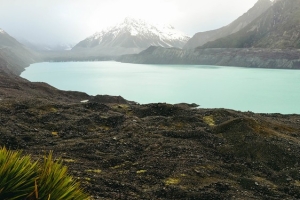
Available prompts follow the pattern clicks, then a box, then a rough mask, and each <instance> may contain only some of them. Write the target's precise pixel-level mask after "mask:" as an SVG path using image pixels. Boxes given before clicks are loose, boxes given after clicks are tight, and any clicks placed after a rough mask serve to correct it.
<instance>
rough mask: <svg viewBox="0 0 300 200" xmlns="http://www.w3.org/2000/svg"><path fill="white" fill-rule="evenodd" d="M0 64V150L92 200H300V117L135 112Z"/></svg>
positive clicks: (174, 109) (121, 102) (164, 107)
mask: <svg viewBox="0 0 300 200" xmlns="http://www.w3.org/2000/svg"><path fill="white" fill-rule="evenodd" d="M6 66H7V63H5V61H3V60H1V62H0V146H6V147H7V148H10V149H21V150H23V152H24V153H26V154H31V155H32V156H33V158H35V159H38V158H42V156H43V155H45V154H47V153H48V152H49V151H50V150H52V151H54V154H55V156H56V157H57V158H58V157H61V158H62V159H63V160H64V163H65V165H67V166H68V167H69V172H70V173H71V174H72V175H73V176H74V177H76V178H77V179H78V180H79V181H81V184H82V187H83V188H85V190H86V191H87V192H88V193H89V194H90V195H91V196H92V198H93V199H111V200H113V199H274V200H275V199H278V200H279V199H280V200H281V199H300V163H299V161H300V145H299V144H300V115H281V114H255V113H252V112H238V111H233V110H226V109H201V108H197V107H196V105H190V104H184V103H182V104H178V105H170V104H162V103H153V104H147V105H139V104H137V103H135V102H131V101H127V100H125V99H123V98H122V97H111V96H88V95H87V94H84V93H80V92H66V91H60V90H57V89H55V88H53V87H51V86H49V85H47V84H44V83H31V82H29V81H27V80H25V79H22V78H20V77H18V76H17V75H14V74H12V73H10V71H9V70H7V69H6V70H5V68H6Z"/></svg>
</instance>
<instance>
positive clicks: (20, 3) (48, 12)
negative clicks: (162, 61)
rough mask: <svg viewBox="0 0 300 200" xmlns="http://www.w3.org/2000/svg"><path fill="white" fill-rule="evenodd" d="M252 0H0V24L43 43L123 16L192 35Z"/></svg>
mask: <svg viewBox="0 0 300 200" xmlns="http://www.w3.org/2000/svg"><path fill="white" fill-rule="evenodd" d="M256 1H257V0H243V1H240V0H229V1H224V0H210V1H207V0H205V1H204V0H174V1H169V0H151V1H138V0H127V1H122V0H111V1H105V0H85V1H81V0H64V1H59V0H51V1H48V0H26V1H24V0H0V5H1V6H0V28H2V29H3V30H5V31H6V32H7V33H9V34H10V35H11V36H13V37H14V38H17V39H19V38H23V39H26V40H27V41H28V42H30V43H34V44H45V45H52V46H53V45H54V46H55V45H60V44H64V43H67V44H76V43H78V42H79V41H81V40H82V39H83V38H86V37H87V36H89V35H92V34H94V33H95V32H97V31H101V30H103V29H104V28H106V27H109V26H112V25H113V24H116V23H118V22H120V21H122V20H123V19H124V18H125V17H127V16H130V17H133V18H141V19H145V20H148V21H151V22H154V23H163V24H171V25H172V26H174V27H175V29H177V30H180V31H182V32H184V33H186V34H187V35H189V36H193V35H194V34H195V33H196V32H200V31H208V30H213V29H217V28H220V27H222V26H224V25H227V24H229V23H230V22H232V21H233V20H235V19H236V18H237V17H239V16H241V15H242V14H243V13H245V12H246V11H247V10H248V9H249V8H251V7H252V6H253V5H254V4H255V3H256Z"/></svg>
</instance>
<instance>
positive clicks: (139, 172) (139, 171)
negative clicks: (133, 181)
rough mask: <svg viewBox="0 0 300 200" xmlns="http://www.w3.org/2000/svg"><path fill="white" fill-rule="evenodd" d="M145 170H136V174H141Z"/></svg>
mask: <svg viewBox="0 0 300 200" xmlns="http://www.w3.org/2000/svg"><path fill="white" fill-rule="evenodd" d="M146 172H147V170H144V169H142V170H138V171H136V173H137V174H143V173H146Z"/></svg>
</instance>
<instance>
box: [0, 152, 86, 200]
mask: <svg viewBox="0 0 300 200" xmlns="http://www.w3.org/2000/svg"><path fill="white" fill-rule="evenodd" d="M0 199H3V200H15V199H22V200H38V199H39V200H44V199H45V200H58V199H64V200H86V199H89V197H88V195H87V194H85V193H84V192H83V191H82V190H81V189H80V187H79V183H77V182H76V181H75V180H74V179H73V178H72V177H71V176H69V175H68V174H67V167H66V166H63V165H62V160H58V161H56V162H54V161H53V159H52V152H50V154H49V155H48V156H45V157H44V162H43V163H41V164H40V163H38V162H32V161H31V158H30V156H22V155H21V152H19V151H16V152H13V151H9V150H6V148H0Z"/></svg>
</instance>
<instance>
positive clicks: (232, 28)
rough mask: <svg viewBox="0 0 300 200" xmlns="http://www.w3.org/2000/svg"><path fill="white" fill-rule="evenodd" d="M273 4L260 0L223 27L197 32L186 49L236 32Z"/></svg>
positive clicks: (268, 0)
mask: <svg viewBox="0 0 300 200" xmlns="http://www.w3.org/2000/svg"><path fill="white" fill-rule="evenodd" d="M271 5H272V2H271V1H270V0H259V1H258V2H257V3H256V4H255V5H254V6H253V7H252V8H251V9H250V10H249V11H248V12H246V13H245V14H243V15H242V16H241V17H239V18H238V19H236V20H235V21H233V22H232V23H231V24H229V25H227V26H224V27H222V28H219V29H216V30H211V31H206V32H199V33H196V34H195V35H194V36H193V37H192V38H191V39H190V40H189V41H188V42H187V43H186V45H185V46H184V48H185V49H193V48H196V47H198V46H202V45H204V44H205V43H207V42H210V41H214V40H216V39H219V38H222V37H226V36H228V35H230V34H233V33H236V32H238V31H240V30H241V29H243V28H244V27H245V26H247V25H248V24H250V23H251V22H252V21H253V20H255V19H256V18H257V17H259V16H260V15H261V14H262V13H264V12H265V11H266V10H267V9H269V8H270V7H271Z"/></svg>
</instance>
